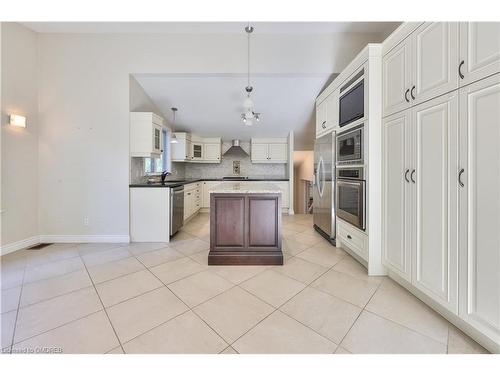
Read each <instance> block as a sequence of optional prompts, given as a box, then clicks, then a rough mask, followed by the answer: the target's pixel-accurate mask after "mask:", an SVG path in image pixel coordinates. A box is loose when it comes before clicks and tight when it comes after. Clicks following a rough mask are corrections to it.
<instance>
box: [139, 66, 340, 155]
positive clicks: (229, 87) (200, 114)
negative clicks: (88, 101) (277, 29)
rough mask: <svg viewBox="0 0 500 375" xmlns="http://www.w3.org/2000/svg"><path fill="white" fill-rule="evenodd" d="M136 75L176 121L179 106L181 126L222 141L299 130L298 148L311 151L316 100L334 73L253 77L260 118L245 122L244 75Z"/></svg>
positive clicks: (245, 139)
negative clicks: (257, 120) (249, 123)
mask: <svg viewBox="0 0 500 375" xmlns="http://www.w3.org/2000/svg"><path fill="white" fill-rule="evenodd" d="M135 78H136V79H137V81H138V82H139V83H140V85H141V86H142V87H143V88H144V90H145V91H146V93H147V94H148V95H149V96H150V97H151V99H152V100H153V101H154V102H155V104H156V105H157V106H158V108H159V109H160V110H161V112H162V113H163V114H164V115H165V116H166V117H167V119H169V120H170V119H171V113H172V112H171V110H170V108H171V107H177V108H178V109H179V111H178V112H177V116H176V125H175V129H176V130H185V131H190V132H193V133H197V134H200V135H202V136H207V137H210V136H213V137H221V136H222V138H223V140H231V139H241V140H244V141H248V140H249V139H250V138H252V137H286V136H288V133H289V132H290V130H293V131H294V134H295V148H296V149H297V150H312V147H313V141H314V132H315V126H314V108H315V107H314V104H315V98H316V96H317V95H318V94H319V93H320V92H321V90H322V88H323V86H324V85H325V84H326V83H327V82H329V81H330V80H331V79H332V76H331V75H322V74H311V75H304V74H301V75H295V74H293V75H291V74H258V75H252V78H251V84H252V86H253V87H254V92H253V94H252V99H253V101H254V104H255V110H256V111H257V112H260V113H261V121H260V122H259V123H257V124H256V125H254V126H251V127H249V126H245V125H243V122H242V121H241V119H240V115H241V113H242V112H243V100H244V99H245V90H244V88H245V86H246V75H245V74H189V75H186V74H139V75H135Z"/></svg>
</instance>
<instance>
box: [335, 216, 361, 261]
mask: <svg viewBox="0 0 500 375" xmlns="http://www.w3.org/2000/svg"><path fill="white" fill-rule="evenodd" d="M337 236H338V237H339V239H340V241H341V242H342V243H343V244H344V245H346V246H347V247H348V248H349V249H351V250H353V251H354V252H356V254H358V255H360V256H361V257H362V258H363V259H365V260H366V258H367V249H366V235H365V234H362V233H360V232H359V231H357V230H355V229H353V228H350V227H349V226H348V225H347V224H344V223H342V222H340V221H338V225H337Z"/></svg>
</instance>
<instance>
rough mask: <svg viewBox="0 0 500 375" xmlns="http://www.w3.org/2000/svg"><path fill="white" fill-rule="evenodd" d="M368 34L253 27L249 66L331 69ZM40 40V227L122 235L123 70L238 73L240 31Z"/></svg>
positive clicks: (241, 66)
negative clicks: (265, 31)
mask: <svg viewBox="0 0 500 375" xmlns="http://www.w3.org/2000/svg"><path fill="white" fill-rule="evenodd" d="M373 37H374V36H373V35H360V34H353V35H345V34H342V35H258V34H256V35H255V38H254V39H253V48H254V50H253V51H254V52H253V56H254V61H253V70H254V72H259V73H332V72H339V71H341V70H342V69H343V68H344V66H345V65H346V64H347V63H348V62H349V61H350V59H352V57H353V56H355V54H356V53H357V52H359V51H360V50H361V49H362V47H364V46H365V44H366V43H367V42H368V41H373ZM39 39H40V122H41V129H40V156H39V157H40V197H41V200H40V230H41V232H42V233H43V234H49V235H108V236H113V235H128V181H129V170H128V166H129V162H128V160H129V157H128V150H129V146H128V145H129V135H128V112H129V105H130V103H129V74H134V73H243V72H245V71H246V43H245V41H246V40H245V36H244V35H232V34H220V35H216V34H208V35H179V34H177V35H145V34H142V35H130V34H129V35H113V34H106V35H102V34H101V35H97V34H40V38H39ZM297 51H300V53H297ZM270 56H271V57H270ZM85 216H87V217H88V218H89V225H88V226H84V225H83V218H84V217H85Z"/></svg>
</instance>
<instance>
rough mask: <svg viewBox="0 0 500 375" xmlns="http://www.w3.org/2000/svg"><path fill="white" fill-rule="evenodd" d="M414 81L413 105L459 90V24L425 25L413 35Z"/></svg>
mask: <svg viewBox="0 0 500 375" xmlns="http://www.w3.org/2000/svg"><path fill="white" fill-rule="evenodd" d="M412 37H413V66H412V70H413V80H412V88H411V90H410V97H411V98H412V101H414V102H415V103H416V104H418V103H422V102H424V101H426V100H429V99H431V98H435V97H436V96H439V95H442V94H445V93H447V92H450V91H453V90H455V89H456V88H457V87H458V70H457V69H458V66H457V61H458V23H457V22H426V23H424V24H423V25H422V26H420V27H419V28H418V29H417V30H416V31H415V32H414V33H413V34H412Z"/></svg>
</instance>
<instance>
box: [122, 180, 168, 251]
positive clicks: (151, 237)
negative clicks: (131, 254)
mask: <svg viewBox="0 0 500 375" xmlns="http://www.w3.org/2000/svg"><path fill="white" fill-rule="evenodd" d="M129 192H130V241H131V242H169V241H170V189H169V188H163V187H158V188H157V187H138V188H130V190H129Z"/></svg>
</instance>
